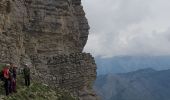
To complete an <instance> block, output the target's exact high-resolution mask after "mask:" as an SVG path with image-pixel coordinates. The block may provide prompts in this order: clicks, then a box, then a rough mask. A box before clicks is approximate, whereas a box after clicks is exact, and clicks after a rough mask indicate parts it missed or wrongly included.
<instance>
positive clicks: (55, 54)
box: [0, 0, 96, 100]
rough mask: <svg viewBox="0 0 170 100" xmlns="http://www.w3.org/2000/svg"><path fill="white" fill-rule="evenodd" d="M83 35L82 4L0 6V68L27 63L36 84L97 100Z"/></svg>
mask: <svg viewBox="0 0 170 100" xmlns="http://www.w3.org/2000/svg"><path fill="white" fill-rule="evenodd" d="M88 30H89V25H88V22H87V19H86V18H85V13H84V11H83V7H82V5H81V0H0V62H1V63H5V62H8V61H12V62H15V63H16V64H17V65H18V66H19V65H22V64H23V63H29V64H31V65H32V66H33V69H35V70H34V72H35V75H36V78H37V79H39V80H40V81H42V82H44V83H47V84H49V85H51V86H52V87H55V88H64V89H67V90H69V91H72V92H73V94H75V95H77V96H79V97H80V99H82V100H85V97H88V96H90V97H89V98H93V99H96V98H95V96H96V95H95V94H94V92H92V89H91V86H92V85H91V84H92V83H93V81H94V80H95V78H96V65H95V61H94V58H93V57H92V56H91V55H90V54H87V53H82V50H83V48H84V46H85V44H86V41H87V38H88V33H89V32H88ZM85 95H87V96H85Z"/></svg>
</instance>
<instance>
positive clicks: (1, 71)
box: [0, 65, 4, 81]
mask: <svg viewBox="0 0 170 100" xmlns="http://www.w3.org/2000/svg"><path fill="white" fill-rule="evenodd" d="M3 79H4V75H3V65H0V80H2V81H3Z"/></svg>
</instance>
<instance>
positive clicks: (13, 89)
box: [9, 63, 17, 93]
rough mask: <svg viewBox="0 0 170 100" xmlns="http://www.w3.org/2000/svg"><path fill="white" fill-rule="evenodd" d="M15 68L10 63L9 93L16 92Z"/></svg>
mask: <svg viewBox="0 0 170 100" xmlns="http://www.w3.org/2000/svg"><path fill="white" fill-rule="evenodd" d="M16 68H17V67H16V66H15V65H14V64H13V63H10V69H9V71H10V92H11V93H12V92H17V91H16V75H17V71H16Z"/></svg>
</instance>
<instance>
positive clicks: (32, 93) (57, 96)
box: [0, 77, 76, 100]
mask: <svg viewBox="0 0 170 100" xmlns="http://www.w3.org/2000/svg"><path fill="white" fill-rule="evenodd" d="M22 79H23V78H22V77H20V78H18V80H17V93H13V94H11V95H10V96H7V97H6V96H5V95H4V94H5V93H4V88H3V83H2V82H0V100H76V99H75V98H74V97H73V96H71V95H70V94H69V93H68V92H63V91H59V90H53V89H51V88H49V87H48V86H47V85H43V84H40V83H37V82H33V83H32V84H31V86H30V87H26V86H24V84H23V80H22Z"/></svg>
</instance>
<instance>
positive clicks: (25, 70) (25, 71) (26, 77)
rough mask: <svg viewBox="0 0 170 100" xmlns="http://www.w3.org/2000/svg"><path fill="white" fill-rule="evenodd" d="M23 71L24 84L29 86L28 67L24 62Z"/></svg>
mask: <svg viewBox="0 0 170 100" xmlns="http://www.w3.org/2000/svg"><path fill="white" fill-rule="evenodd" d="M23 73H24V79H25V85H26V86H30V68H29V66H28V64H25V66H24V69H23Z"/></svg>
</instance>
